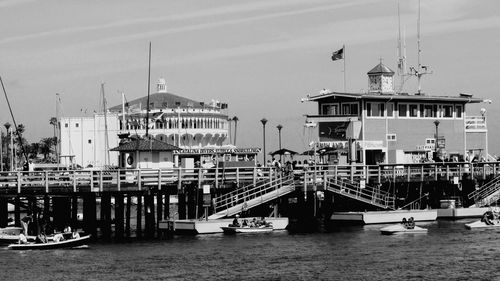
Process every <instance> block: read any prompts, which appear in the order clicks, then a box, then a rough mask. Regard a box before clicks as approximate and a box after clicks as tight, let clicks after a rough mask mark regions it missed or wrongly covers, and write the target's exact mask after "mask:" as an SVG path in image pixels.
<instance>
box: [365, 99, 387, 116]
mask: <svg viewBox="0 0 500 281" xmlns="http://www.w3.org/2000/svg"><path fill="white" fill-rule="evenodd" d="M384 111H385V104H384V103H380V102H367V103H366V116H368V117H384Z"/></svg>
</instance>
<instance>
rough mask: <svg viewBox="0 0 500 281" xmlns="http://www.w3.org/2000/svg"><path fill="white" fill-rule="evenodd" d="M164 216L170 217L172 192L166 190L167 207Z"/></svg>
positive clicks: (164, 209)
mask: <svg viewBox="0 0 500 281" xmlns="http://www.w3.org/2000/svg"><path fill="white" fill-rule="evenodd" d="M163 218H165V219H168V218H170V194H169V193H168V192H165V208H163Z"/></svg>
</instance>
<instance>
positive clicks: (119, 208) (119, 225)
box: [115, 193, 123, 241]
mask: <svg viewBox="0 0 500 281" xmlns="http://www.w3.org/2000/svg"><path fill="white" fill-rule="evenodd" d="M115 239H116V240H118V241H119V240H122V239H123V194H121V193H118V194H116V195H115Z"/></svg>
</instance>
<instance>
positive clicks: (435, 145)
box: [434, 120, 440, 158]
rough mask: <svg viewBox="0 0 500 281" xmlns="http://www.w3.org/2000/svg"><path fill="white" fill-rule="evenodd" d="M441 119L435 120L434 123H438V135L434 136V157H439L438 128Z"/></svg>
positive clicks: (437, 131)
mask: <svg viewBox="0 0 500 281" xmlns="http://www.w3.org/2000/svg"><path fill="white" fill-rule="evenodd" d="M439 123H440V122H439V120H436V121H434V125H436V136H435V138H434V153H435V155H434V158H437V151H438V137H439V130H438V127H439Z"/></svg>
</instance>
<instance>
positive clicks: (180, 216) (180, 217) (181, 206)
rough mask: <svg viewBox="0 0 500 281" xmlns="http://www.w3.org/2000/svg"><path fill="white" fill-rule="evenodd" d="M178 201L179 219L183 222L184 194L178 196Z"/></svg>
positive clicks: (184, 216)
mask: <svg viewBox="0 0 500 281" xmlns="http://www.w3.org/2000/svg"><path fill="white" fill-rule="evenodd" d="M178 198H179V199H178V200H179V207H178V208H179V211H178V212H179V219H180V220H184V219H186V194H184V193H179V195H178Z"/></svg>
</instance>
